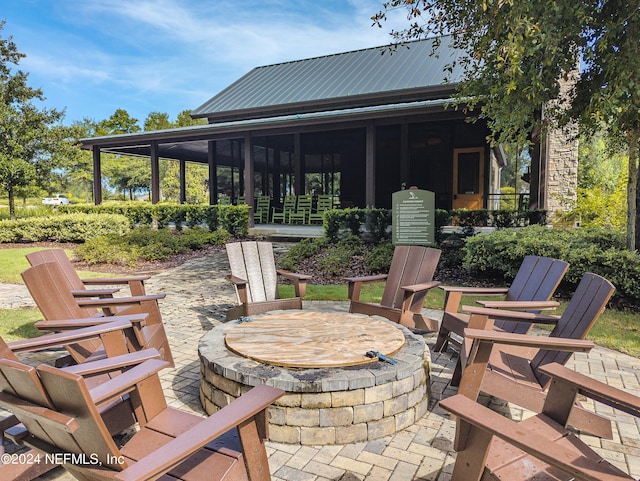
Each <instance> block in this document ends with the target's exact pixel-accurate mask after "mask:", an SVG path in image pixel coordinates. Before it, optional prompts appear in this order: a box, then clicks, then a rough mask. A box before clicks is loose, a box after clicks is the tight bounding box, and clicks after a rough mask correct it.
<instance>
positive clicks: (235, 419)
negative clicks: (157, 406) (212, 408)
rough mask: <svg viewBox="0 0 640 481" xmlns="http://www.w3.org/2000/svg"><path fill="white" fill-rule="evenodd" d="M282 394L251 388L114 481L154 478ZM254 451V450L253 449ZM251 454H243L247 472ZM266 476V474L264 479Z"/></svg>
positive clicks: (248, 418)
mask: <svg viewBox="0 0 640 481" xmlns="http://www.w3.org/2000/svg"><path fill="white" fill-rule="evenodd" d="M283 394H284V391H282V390H280V389H277V388H273V387H270V386H264V385H261V386H257V387H255V388H253V389H252V390H251V391H249V392H248V393H246V394H244V395H243V396H241V397H239V398H238V399H236V400H235V401H233V402H232V403H231V404H229V405H227V406H225V407H224V408H222V409H221V410H220V411H218V412H216V413H215V414H213V415H212V416H210V417H208V418H206V419H205V420H203V421H202V422H200V423H198V424H197V425H195V426H194V427H192V428H191V429H189V430H188V431H186V432H184V433H183V434H181V435H180V436H178V437H177V438H175V439H173V440H172V441H170V442H168V443H167V444H165V445H164V446H162V447H160V448H158V449H156V450H154V451H153V452H152V453H151V454H149V455H147V456H145V457H144V458H142V459H140V460H139V461H138V462H137V463H135V464H134V465H132V466H130V467H128V468H126V469H124V470H123V471H121V472H119V473H116V475H115V479H118V480H120V481H133V480H142V479H155V478H157V477H158V476H159V475H161V474H163V473H166V472H167V471H169V470H170V469H172V468H173V467H175V466H177V465H178V464H180V463H181V462H183V461H184V460H185V459H186V458H187V457H189V456H190V455H191V454H193V453H195V452H196V451H197V450H199V449H200V448H201V447H203V446H205V445H207V444H208V443H210V442H211V441H213V440H214V439H216V438H217V437H219V436H221V435H222V434H224V433H226V432H227V431H229V430H230V429H233V428H234V427H235V426H238V425H241V424H244V423H245V422H246V421H248V420H250V419H251V418H253V417H255V416H258V415H259V414H260V413H261V412H263V411H265V410H266V409H267V408H268V407H269V405H270V404H272V403H273V402H274V401H276V400H277V399H278V398H279V397H280V396H282V395H283ZM241 441H242V439H241ZM255 448H257V446H254V449H255ZM255 454H256V453H251V452H245V453H244V455H245V462H246V464H247V466H249V468H251V467H255V465H254V466H252V464H253V463H252V462H251V460H250V456H251V455H255ZM268 474H269V473H268V472H267V473H266V476H268Z"/></svg>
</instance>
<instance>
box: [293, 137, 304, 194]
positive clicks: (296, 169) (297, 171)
mask: <svg viewBox="0 0 640 481" xmlns="http://www.w3.org/2000/svg"><path fill="white" fill-rule="evenodd" d="M293 175H294V186H293V190H294V193H295V194H296V195H301V194H304V173H303V172H302V152H301V142H300V134H299V133H295V134H293Z"/></svg>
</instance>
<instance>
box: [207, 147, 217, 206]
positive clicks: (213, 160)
mask: <svg viewBox="0 0 640 481" xmlns="http://www.w3.org/2000/svg"><path fill="white" fill-rule="evenodd" d="M207 163H208V164H209V205H215V204H217V203H218V156H217V152H216V141H215V140H210V141H209V142H207Z"/></svg>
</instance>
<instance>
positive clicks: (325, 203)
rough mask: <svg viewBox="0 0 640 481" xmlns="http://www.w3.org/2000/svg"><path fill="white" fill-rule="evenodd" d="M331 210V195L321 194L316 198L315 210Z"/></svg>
mask: <svg viewBox="0 0 640 481" xmlns="http://www.w3.org/2000/svg"><path fill="white" fill-rule="evenodd" d="M332 208H333V196H332V195H331V194H322V195H319V196H318V199H317V201H316V210H317V211H318V212H324V211H325V210H331V209H332Z"/></svg>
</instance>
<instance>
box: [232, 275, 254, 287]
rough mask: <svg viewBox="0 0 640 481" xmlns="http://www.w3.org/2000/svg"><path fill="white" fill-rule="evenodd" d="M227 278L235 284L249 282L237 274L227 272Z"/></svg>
mask: <svg viewBox="0 0 640 481" xmlns="http://www.w3.org/2000/svg"><path fill="white" fill-rule="evenodd" d="M227 279H229V280H230V281H231V282H233V283H234V284H235V285H237V286H244V285H245V284H248V283H249V281H248V280H246V279H243V278H241V277H238V276H234V275H233V274H227Z"/></svg>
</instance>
